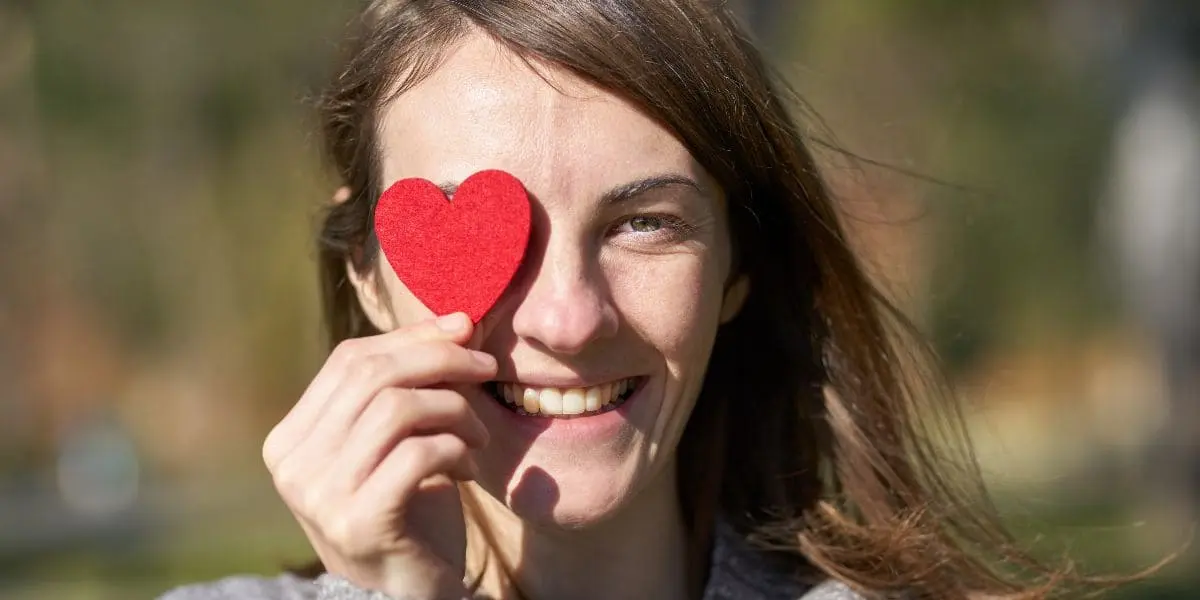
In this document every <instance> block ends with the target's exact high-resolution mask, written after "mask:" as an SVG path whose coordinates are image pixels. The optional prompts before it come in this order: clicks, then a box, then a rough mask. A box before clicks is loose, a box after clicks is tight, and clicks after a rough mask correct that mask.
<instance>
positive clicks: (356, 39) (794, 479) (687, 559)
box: [167, 0, 1062, 600]
mask: <svg viewBox="0 0 1200 600" xmlns="http://www.w3.org/2000/svg"><path fill="white" fill-rule="evenodd" d="M720 4H721V3H718V2H708V1H703V0H653V1H649V0H604V1H599V0H593V1H585V0H561V1H555V2H546V1H542V0H537V1H535V0H426V1H422V0H377V1H375V2H371V3H370V5H369V7H368V8H367V9H366V10H365V12H364V14H363V15H362V18H361V19H360V21H359V23H358V25H359V26H360V30H359V31H358V32H357V33H356V34H355V35H354V36H353V38H352V39H353V48H352V51H351V54H350V58H349V61H348V63H347V64H346V66H345V67H344V69H343V70H342V71H341V73H340V74H339V76H338V77H337V79H336V81H335V82H334V84H333V86H332V89H331V90H330V91H329V92H328V94H327V96H326V97H325V100H324V103H323V111H324V113H323V117H324V123H325V130H324V133H325V138H326V143H327V145H328V150H329V154H330V155H331V157H332V160H333V163H334V165H335V166H336V168H337V173H338V174H339V176H340V178H341V179H342V181H343V182H344V184H345V186H346V188H347V189H348V193H346V194H344V195H343V197H341V198H339V201H338V202H335V204H334V205H333V206H332V208H331V210H330V212H329V214H328V216H327V218H326V220H325V222H324V227H323V230H322V233H321V237H320V242H321V258H320V268H321V280H322V283H323V286H324V293H325V311H326V318H327V319H328V325H329V327H330V328H331V332H332V337H333V342H334V343H335V346H336V347H335V348H334V350H333V352H332V353H331V354H330V356H329V359H328V361H327V362H326V364H325V365H324V367H323V368H322V369H321V371H320V373H318V375H317V376H316V378H315V379H314V380H313V382H312V384H311V385H310V387H309V388H308V390H307V391H306V392H305V394H304V395H303V397H301V399H300V400H299V402H298V403H297V404H296V406H295V408H294V409H293V410H292V411H291V412H290V413H289V414H288V415H287V416H286V417H285V418H284V419H283V420H282V421H281V422H280V423H279V424H278V426H277V427H276V428H275V429H274V430H273V431H272V432H271V434H270V435H269V437H268V438H267V440H266V443H265V444H264V458H265V460H266V463H267V466H268V468H269V469H270V471H271V473H272V475H273V477H274V480H275V482H276V485H277V487H278V489H279V491H280V494H281V495H282V497H283V499H284V500H285V501H286V503H287V504H288V506H289V507H290V508H291V510H292V511H293V512H294V513H295V516H296V518H297V520H298V521H299V523H300V524H301V526H302V527H303V528H304V530H305V532H306V534H307V535H308V538H309V540H310V541H311V542H312V545H313V548H314V549H315V550H316V553H317V555H318V556H319V558H320V564H318V565H316V566H315V568H314V569H313V570H312V571H311V572H310V573H307V574H306V576H305V577H300V576H298V575H295V574H293V575H284V576H282V577H279V578H276V579H258V578H233V579H228V580H225V581H222V582H218V583H215V584H207V585H201V586H192V587H187V588H182V589H180V590H176V591H174V592H173V593H171V594H169V595H168V596H167V597H168V598H171V599H173V600H185V599H198V598H222V599H229V600H235V599H249V598H316V597H320V598H345V599H351V598H375V597H388V598H397V599H408V598H421V599H426V598H439V599H440V598H463V597H469V596H471V595H475V596H479V597H491V598H516V597H522V598H553V599H558V598H573V599H582V598H701V597H702V598H801V597H803V598H806V599H809V600H816V599H820V598H825V599H834V598H852V597H859V596H860V595H861V596H867V597H874V596H885V595H886V596H894V595H897V594H904V595H906V596H907V597H922V598H963V597H968V596H971V597H977V596H987V597H1000V596H1007V595H1010V594H1011V595H1014V596H1015V595H1018V594H1022V593H1028V594H1029V596H1023V597H1030V596H1032V597H1044V596H1048V595H1050V593H1051V592H1052V591H1054V589H1055V585H1056V582H1058V581H1061V579H1062V578H1060V577H1057V575H1058V573H1056V572H1054V571H1053V570H1049V569H1043V568H1041V567H1039V566H1038V565H1037V564H1036V563H1034V562H1033V561H1030V560H1027V559H1026V558H1025V557H1024V556H1023V555H1021V554H1020V553H1018V552H1016V551H1015V550H1010V548H1011V546H1010V545H1009V543H1008V541H1007V539H1006V538H1005V537H1004V535H1003V533H1002V531H1001V530H999V529H998V528H997V527H995V526H994V525H993V524H992V521H991V518H990V513H988V512H987V511H986V510H985V507H986V506H987V504H986V503H984V502H982V500H983V496H982V494H980V493H979V490H980V489H981V488H980V486H979V483H978V478H977V476H976V475H975V474H974V472H973V470H972V469H971V468H968V466H969V465H971V463H970V461H969V460H967V459H966V458H965V457H960V456H953V457H949V456H946V455H945V454H944V451H942V450H937V449H935V448H934V447H933V446H932V445H931V442H930V440H932V439H940V440H947V439H950V440H953V439H955V438H954V436H959V435H961V431H962V430H961V423H960V422H959V420H958V416H957V414H956V413H955V412H954V409H953V405H952V404H949V403H947V404H945V405H941V404H931V403H929V402H928V401H929V399H932V398H939V397H943V396H942V395H939V394H938V393H937V390H936V386H930V385H922V386H918V385H917V384H918V383H919V382H921V381H927V380H929V379H930V378H928V377H926V376H924V375H923V374H922V373H921V372H919V371H918V370H917V364H918V361H917V360H916V358H915V356H916V353H915V352H914V351H913V350H912V348H915V346H913V347H912V348H910V347H909V346H908V345H905V344H903V343H901V342H902V334H903V332H904V331H905V328H904V327H903V326H902V325H901V323H902V320H901V319H900V318H899V316H898V314H897V312H896V311H895V310H893V309H892V308H891V307H890V306H889V305H888V304H887V303H886V302H885V301H884V300H883V299H882V296H881V295H880V294H879V293H878V292H877V291H876V290H875V289H873V288H872V287H871V285H870V283H869V282H868V280H867V277H866V276H865V275H864V273H863V271H862V269H861V267H860V265H859V262H858V261H857V260H856V258H855V256H854V254H853V253H852V252H851V249H850V248H849V245H848V243H847V240H846V237H845V234H844V232H843V230H842V229H841V227H840V226H839V224H838V219H837V216H836V215H837V213H836V210H835V206H834V204H833V201H832V200H831V198H830V196H829V194H828V191H827V188H826V187H825V185H824V184H823V183H822V180H821V179H820V177H819V176H818V174H817V169H816V167H815V165H814V161H813V158H812V156H811V155H810V154H809V153H808V151H807V150H806V149H805V146H804V143H803V138H802V136H801V134H800V133H799V131H798V129H797V127H796V125H795V124H794V123H793V121H791V120H790V117H789V115H788V113H787V111H786V110H785V106H784V101H783V97H782V95H781V93H780V92H779V90H778V89H777V88H776V87H775V84H774V83H772V81H771V79H770V78H769V76H768V73H767V71H766V69H765V68H764V66H763V63H762V60H761V58H760V56H759V54H758V53H757V52H756V51H755V49H754V48H753V47H752V46H751V44H750V42H748V41H747V39H746V37H745V35H744V34H743V32H742V31H741V30H739V29H738V27H737V25H736V24H735V23H734V21H733V19H732V18H731V16H730V15H729V14H728V13H727V12H726V11H725V9H723V8H719V5H720ZM487 169H500V170H504V171H507V172H508V173H511V174H512V175H513V176H515V177H517V178H518V179H519V180H520V181H521V182H522V184H523V185H524V186H525V188H526V189H527V190H528V191H529V193H530V197H531V198H532V202H533V228H532V229H533V233H532V237H531V242H530V246H529V248H528V255H527V257H526V262H525V263H524V265H523V266H522V268H521V271H520V272H519V273H518V275H517V277H516V279H515V280H514V281H513V283H512V285H511V287H510V288H509V289H508V290H507V291H506V292H505V294H504V295H503V296H502V298H501V299H500V301H499V302H498V303H497V304H496V306H495V307H494V308H493V309H492V310H491V312H489V313H488V315H487V317H486V318H485V319H483V321H482V322H480V323H479V324H478V326H475V325H473V324H472V323H471V321H470V320H468V319H467V318H466V317H464V316H463V315H461V314H450V315H442V316H440V318H437V319H434V318H433V317H434V316H435V315H433V314H432V313H431V311H430V310H429V309H428V308H426V307H425V306H423V305H422V303H421V302H420V301H418V300H417V299H416V297H415V296H414V294H413V293H412V291H411V290H409V289H408V288H406V287H405V285H404V284H403V283H402V282H401V280H400V279H399V278H398V277H397V275H396V273H395V272H394V271H393V270H392V268H391V267H390V266H389V262H388V260H384V259H383V258H385V257H384V256H382V255H381V253H380V249H379V245H378V241H377V240H376V238H375V236H374V234H373V230H372V215H373V203H374V202H375V201H376V200H377V199H378V198H379V197H380V195H381V193H382V192H383V191H384V190H385V189H386V188H388V187H389V186H390V185H391V184H392V183H393V182H396V181H398V180H401V179H405V178H412V177H418V178H423V179H428V180H430V181H433V182H438V183H441V184H443V187H445V188H446V189H447V190H449V191H451V192H452V191H453V188H454V186H455V185H457V184H458V183H459V182H461V181H463V180H464V179H465V178H467V177H468V176H470V175H471V174H473V173H475V172H478V171H481V170H487ZM463 285H469V282H464V283H463ZM918 388H919V389H918ZM589 396H590V397H592V398H593V399H596V398H598V399H599V400H598V401H597V402H598V406H600V407H601V408H600V409H599V410H596V409H595V407H591V408H592V410H584V412H583V413H582V414H575V415H573V417H574V418H570V419H568V418H565V417H566V416H567V415H566V414H565V413H571V412H575V413H578V411H577V410H576V411H572V410H569V409H568V408H565V406H566V405H568V404H571V403H572V402H582V401H581V400H579V397H583V398H587V397H589ZM564 398H565V400H564ZM514 400H516V401H518V402H520V404H521V408H522V409H523V410H518V407H517V406H515V405H514V404H515V403H514ZM612 407H615V409H612ZM586 408H587V407H585V409H586ZM530 409H531V410H530ZM930 416H933V417H935V418H936V419H937V421H938V424H939V426H940V427H939V428H938V429H937V431H936V434H935V433H934V432H932V431H931V430H930V429H929V428H928V427H927V426H926V425H923V424H922V422H921V418H923V417H930ZM945 425H950V426H949V427H946V426H945ZM967 456H969V455H967ZM964 482H968V484H967V485H966V487H965V488H964V487H963V483H964ZM964 490H966V491H964ZM1014 566H1016V567H1019V568H1020V569H1019V570H1014V569H1012V567H1014ZM1018 571H1019V572H1021V573H1022V574H1023V575H1024V576H1025V578H1018V577H1016V576H1015V575H1013V573H1014V572H1018ZM317 574H320V575H319V576H317V577H316V578H315V579H309V578H308V576H309V575H317Z"/></svg>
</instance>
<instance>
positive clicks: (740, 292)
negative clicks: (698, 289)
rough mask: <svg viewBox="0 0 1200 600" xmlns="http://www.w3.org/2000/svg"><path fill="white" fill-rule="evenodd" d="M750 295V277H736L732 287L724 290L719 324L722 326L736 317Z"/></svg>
mask: <svg viewBox="0 0 1200 600" xmlns="http://www.w3.org/2000/svg"><path fill="white" fill-rule="evenodd" d="M749 295H750V277H749V276H748V275H738V278H737V279H736V280H735V281H734V282H733V285H730V286H729V287H727V288H725V297H724V298H722V299H721V324H722V325H724V324H725V323H728V322H730V321H732V320H733V318H734V317H736V316H738V313H740V312H741V311H742V306H744V305H745V304H746V298H747V297H748V296H749Z"/></svg>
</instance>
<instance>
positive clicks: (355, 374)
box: [346, 353, 391, 381]
mask: <svg viewBox="0 0 1200 600" xmlns="http://www.w3.org/2000/svg"><path fill="white" fill-rule="evenodd" d="M390 362H391V360H390V359H389V358H388V356H387V355H386V354H361V353H360V354H359V356H358V358H357V360H355V361H354V362H353V363H350V364H348V365H347V366H346V368H347V370H348V371H349V374H350V376H351V377H352V378H354V379H358V380H360V381H363V380H373V379H376V378H378V377H379V376H380V375H381V374H383V373H384V372H385V371H386V370H387V368H388V364H389V363H390Z"/></svg>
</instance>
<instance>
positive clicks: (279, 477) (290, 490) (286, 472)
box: [271, 462, 302, 508]
mask: <svg viewBox="0 0 1200 600" xmlns="http://www.w3.org/2000/svg"><path fill="white" fill-rule="evenodd" d="M271 481H272V482H273V483H274V484H275V489H276V490H277V491H278V492H279V495H280V496H281V497H282V498H283V499H284V501H285V502H287V503H288V504H289V505H291V506H294V507H296V508H300V503H299V502H298V501H299V500H301V499H302V490H301V481H302V479H301V477H300V476H299V473H298V471H297V470H296V469H295V468H292V467H290V466H289V465H288V464H287V463H286V462H285V463H282V464H279V465H277V466H276V467H275V468H274V469H272V471H271Z"/></svg>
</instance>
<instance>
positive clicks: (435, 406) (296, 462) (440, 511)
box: [263, 313, 496, 599]
mask: <svg viewBox="0 0 1200 600" xmlns="http://www.w3.org/2000/svg"><path fill="white" fill-rule="evenodd" d="M472 330H473V326H472V324H471V321H470V319H468V318H467V317H466V316H465V315H463V314H461V313H458V314H454V315H448V316H445V317H442V318H440V319H437V320H431V321H428V322H424V323H420V324H417V325H413V326H411V327H407V328H403V329H400V330H397V331H393V332H390V333H385V334H382V335H377V336H374V337H368V338H361V339H354V340H348V341H346V342H343V343H342V344H340V345H339V346H338V347H337V349H336V350H334V352H333V353H332V354H331V355H330V356H329V359H328V360H327V361H326V362H325V365H324V367H322V369H321V371H320V372H319V373H318V374H317V376H316V378H314V379H313V381H312V383H311V384H310V385H309V387H308V389H307V390H306V391H305V392H304V395H303V396H302V397H301V398H300V400H299V402H297V403H296V406H295V407H294V408H292V410H291V412H289V413H288V415H287V416H286V417H285V418H284V419H283V420H282V421H281V422H280V423H279V424H278V425H276V426H275V428H274V429H273V430H272V431H271V433H270V435H268V436H267V439H266V442H265V443H264V445H263V459H264V460H265V461H266V464H267V467H268V469H269V470H270V472H271V475H272V478H273V479H274V482H275V486H276V487H277V488H278V490H279V493H280V495H281V496H282V497H283V500H284V502H286V503H287V505H288V507H289V508H290V509H291V511H292V513H293V514H294V515H295V516H296V519H297V520H298V521H299V522H300V525H301V526H302V527H303V528H304V531H305V533H306V534H307V536H308V539H309V541H310V542H311V543H312V545H313V548H314V549H315V550H316V552H317V554H318V556H320V558H321V560H322V562H324V564H325V567H326V569H327V570H328V571H329V572H330V573H331V574H335V575H340V576H342V577H345V578H346V579H348V580H350V581H351V582H353V583H355V584H356V585H358V586H360V587H363V588H366V589H373V590H379V591H382V592H384V593H388V594H391V595H395V596H400V597H405V598H430V599H433V598H437V599H442V598H462V597H463V596H464V594H465V590H464V588H463V575H464V569H465V566H464V563H465V554H466V528H465V523H464V521H463V513H462V505H461V504H460V501H459V497H458V491H457V489H456V487H455V480H460V481H461V480H468V479H473V478H474V477H475V470H476V466H475V464H474V462H473V461H472V460H471V458H470V455H469V453H468V451H469V449H471V448H482V447H483V446H484V445H485V444H486V443H487V439H488V434H487V430H486V429H485V428H484V426H483V424H482V422H480V421H479V419H478V417H476V416H475V413H474V412H473V411H472V410H471V408H470V407H469V406H468V403H467V400H466V398H465V397H464V396H463V395H462V394H460V393H459V392H458V391H455V389H454V384H473V383H481V382H484V381H487V380H489V379H492V378H494V377H495V375H496V361H495V359H494V358H493V357H491V356H490V355H488V354H485V353H482V352H477V351H474V350H470V349H468V348H466V347H465V346H464V344H466V343H467V340H469V339H470V337H471V335H472Z"/></svg>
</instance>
